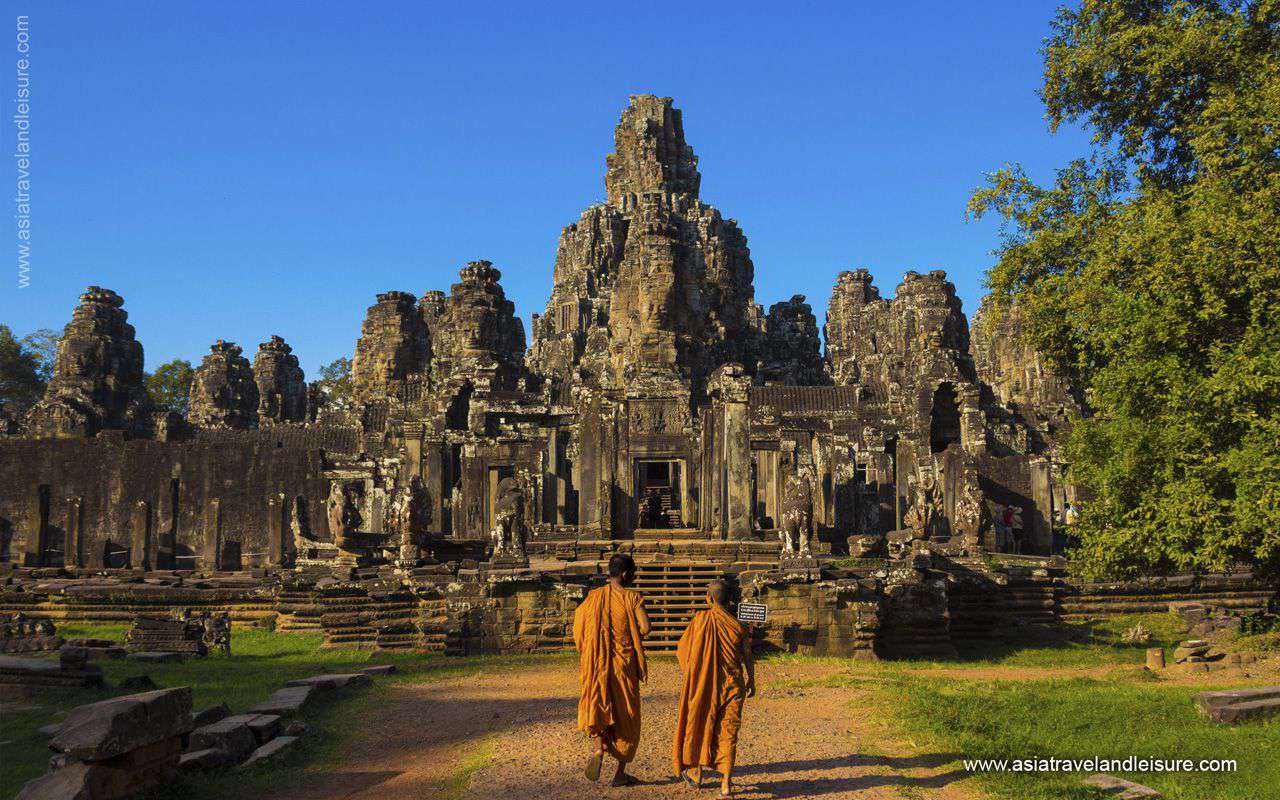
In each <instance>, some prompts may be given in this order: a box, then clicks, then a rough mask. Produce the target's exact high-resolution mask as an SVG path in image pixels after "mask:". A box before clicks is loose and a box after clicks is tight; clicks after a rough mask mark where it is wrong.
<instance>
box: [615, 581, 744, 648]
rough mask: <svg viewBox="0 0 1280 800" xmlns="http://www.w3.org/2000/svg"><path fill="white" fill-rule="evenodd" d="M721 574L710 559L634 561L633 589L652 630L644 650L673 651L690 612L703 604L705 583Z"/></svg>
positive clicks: (691, 615) (689, 616) (691, 613)
mask: <svg viewBox="0 0 1280 800" xmlns="http://www.w3.org/2000/svg"><path fill="white" fill-rule="evenodd" d="M722 575H724V570H723V569H722V568H721V567H719V566H717V565H716V564H714V563H711V562H705V561H704V562H696V561H671V562H666V561H642V562H639V563H637V564H636V583H635V589H636V591H638V592H640V594H642V595H643V596H644V599H645V611H646V613H647V614H648V615H649V622H650V624H651V626H652V630H651V631H650V632H649V636H648V638H646V639H645V645H644V646H645V650H648V651H650V652H670V651H672V650H675V648H676V644H677V643H679V641H680V636H681V634H683V633H684V629H685V628H686V627H687V626H688V625H689V620H690V619H692V618H693V615H694V612H696V611H698V610H699V609H701V608H702V607H703V605H704V604H705V602H706V601H705V599H704V598H705V596H706V585H707V583H708V582H709V581H712V580H714V579H716V578H719V577H721V576H722Z"/></svg>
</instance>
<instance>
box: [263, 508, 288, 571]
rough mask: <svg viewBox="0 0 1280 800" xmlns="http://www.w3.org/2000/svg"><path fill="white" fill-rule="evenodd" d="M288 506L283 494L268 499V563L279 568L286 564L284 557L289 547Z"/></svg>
mask: <svg viewBox="0 0 1280 800" xmlns="http://www.w3.org/2000/svg"><path fill="white" fill-rule="evenodd" d="M288 508H289V506H288V504H287V503H285V501H284V495H283V494H274V495H271V496H270V497H268V498H267V563H268V564H269V565H270V566H273V567H278V566H281V565H283V564H284V560H285V559H284V556H285V553H287V552H288V551H289V550H288V545H287V544H286V543H285V537H286V536H288V535H289V524H288V522H287V521H286V519H285V518H286V517H287V516H288V513H289V511H288Z"/></svg>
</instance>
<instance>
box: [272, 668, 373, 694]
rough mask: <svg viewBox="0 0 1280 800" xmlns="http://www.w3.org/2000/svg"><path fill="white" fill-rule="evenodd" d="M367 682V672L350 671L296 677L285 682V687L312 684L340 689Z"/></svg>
mask: <svg viewBox="0 0 1280 800" xmlns="http://www.w3.org/2000/svg"><path fill="white" fill-rule="evenodd" d="M368 683H369V674H368V673H365V672H352V673H347V674H342V675H313V676H311V677H310V678H297V679H295V680H291V681H289V682H288V683H286V684H285V686H287V687H298V686H312V687H315V688H316V689H322V690H329V689H341V688H343V687H345V686H364V685H367V684H368Z"/></svg>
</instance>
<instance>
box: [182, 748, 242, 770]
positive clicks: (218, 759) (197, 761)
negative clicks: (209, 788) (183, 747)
mask: <svg viewBox="0 0 1280 800" xmlns="http://www.w3.org/2000/svg"><path fill="white" fill-rule="evenodd" d="M231 763H232V761H231V756H230V755H229V754H228V753H227V752H226V751H224V750H219V749H217V748H216V747H207V748H205V749H203V750H190V751H188V752H186V753H183V754H182V756H181V757H180V758H179V759H178V769H180V770H182V771H183V772H189V771H193V770H207V769H217V768H218V767H225V766H227V765H229V764H231Z"/></svg>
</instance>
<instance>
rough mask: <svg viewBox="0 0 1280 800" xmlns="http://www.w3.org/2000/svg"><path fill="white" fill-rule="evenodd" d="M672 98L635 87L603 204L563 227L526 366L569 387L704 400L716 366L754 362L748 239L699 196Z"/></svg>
mask: <svg viewBox="0 0 1280 800" xmlns="http://www.w3.org/2000/svg"><path fill="white" fill-rule="evenodd" d="M700 180H701V178H700V176H699V174H698V159H697V156H695V155H694V153H693V148H692V147H690V146H689V145H688V144H687V143H686V142H685V138H684V125H683V121H682V119H681V115H680V111H679V110H678V109H676V108H675V107H673V106H672V104H671V98H669V97H655V96H653V95H634V96H632V97H631V102H630V104H629V105H628V106H627V108H626V110H624V111H623V112H622V118H621V120H620V121H619V123H618V126H617V128H616V129H615V131H614V152H613V153H611V154H609V156H608V158H607V159H606V172H605V192H606V196H607V198H608V200H607V202H606V203H605V204H603V205H598V206H593V207H591V208H589V209H587V210H586V211H585V212H584V213H583V215H582V217H581V219H579V221H578V222H577V223H575V224H573V225H570V226H569V227H567V228H565V229H564V232H563V233H562V234H561V237H560V246H559V249H558V252H557V254H556V268H555V286H554V288H553V289H552V294H551V299H550V301H549V302H548V304H547V312H546V314H545V315H544V316H543V317H541V318H539V319H537V320H535V322H534V333H533V339H534V343H533V350H532V352H531V354H530V366H531V367H532V368H533V370H534V371H535V372H538V373H541V374H543V375H547V376H550V377H552V378H554V379H557V380H560V381H563V382H564V384H566V385H569V386H572V385H577V384H584V385H588V386H593V387H598V388H604V389H614V390H619V391H622V392H624V393H625V394H626V395H627V396H633V397H643V396H648V397H653V396H671V395H673V394H678V393H684V394H685V395H686V396H689V394H690V393H692V395H691V396H692V399H693V400H694V402H695V403H696V402H697V399H698V398H699V397H700V396H701V394H702V392H703V390H704V388H705V385H706V381H707V378H708V376H709V375H710V374H711V372H712V371H714V370H715V369H716V368H717V367H718V366H720V365H722V364H725V363H729V362H739V363H743V364H746V365H748V366H749V368H750V365H752V364H754V362H755V359H754V355H755V352H754V351H755V349H756V347H757V345H758V341H759V338H760V335H761V333H762V331H763V327H764V325H763V314H762V311H761V309H760V307H759V306H758V305H756V303H755V301H754V288H753V285H752V281H753V278H754V268H753V266H752V263H751V253H750V251H749V250H748V248H747V240H746V237H745V236H743V234H742V232H741V231H740V230H739V229H738V226H737V223H735V222H734V221H733V220H729V219H724V218H723V217H721V215H720V212H719V211H717V210H716V209H715V208H712V207H711V206H708V205H706V204H704V203H702V201H701V200H700V199H699V197H698V190H699V183H700Z"/></svg>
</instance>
